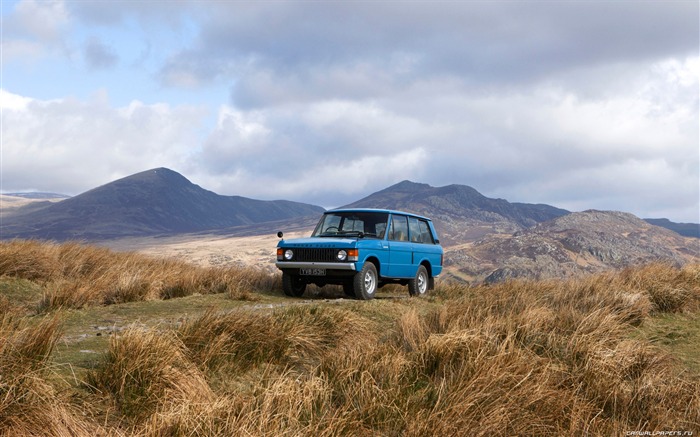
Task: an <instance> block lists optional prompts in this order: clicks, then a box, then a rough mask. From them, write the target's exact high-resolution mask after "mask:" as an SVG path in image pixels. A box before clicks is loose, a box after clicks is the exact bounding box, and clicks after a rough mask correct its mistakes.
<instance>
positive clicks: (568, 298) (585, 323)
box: [0, 241, 700, 436]
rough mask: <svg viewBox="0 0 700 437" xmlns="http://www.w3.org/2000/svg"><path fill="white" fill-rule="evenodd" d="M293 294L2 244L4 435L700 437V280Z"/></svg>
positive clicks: (81, 252) (130, 260)
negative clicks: (637, 436) (678, 436)
mask: <svg viewBox="0 0 700 437" xmlns="http://www.w3.org/2000/svg"><path fill="white" fill-rule="evenodd" d="M279 290H280V279H279V276H277V275H275V274H271V273H270V272H268V271H264V270H260V269H252V268H239V267H218V268H216V267H214V268H211V267H210V268H205V267H201V266H195V265H192V264H189V263H186V262H183V261H179V260H174V259H165V258H154V257H147V256H144V255H140V254H135V253H121V252H113V251H110V250H108V249H105V248H99V247H93V246H83V245H80V244H75V243H67V244H51V243H39V242H34V241H12V242H5V243H1V244H0V435H2V436H5V435H7V436H10V435H13V436H14V435H20V436H21V435H32V436H33V435H61V436H62V435H66V436H68V435H71V436H87V435H90V436H99V435H106V436H131V435H138V436H164V435H168V436H170V435H172V436H191V435H194V436H208V435H290V436H292V435H293V436H297V435H329V436H331V435H382V436H384V435H387V436H393V435H408V436H424V435H493V434H495V435H625V434H626V433H627V432H632V431H647V432H654V431H684V432H693V433H697V432H700V381H699V378H700V351H698V346H697V345H698V344H699V341H700V318H699V317H698V311H699V309H700V265H697V264H691V265H686V266H684V267H682V268H679V267H674V266H670V265H666V264H651V265H645V266H639V267H635V268H628V269H625V270H623V271H619V272H609V273H604V274H598V275H593V276H588V277H585V278H579V279H571V280H551V281H524V280H523V281H509V282H505V283H501V284H494V285H489V286H486V285H480V286H467V285H461V284H454V283H453V284H449V283H439V285H438V287H437V289H436V290H434V292H433V293H432V294H431V295H430V296H428V297H426V298H409V297H408V293H407V291H406V290H405V288H402V287H392V288H389V287H387V288H385V289H382V290H381V291H380V292H379V295H378V298H377V299H375V300H373V301H367V302H364V301H353V300H348V299H344V298H343V292H342V290H338V289H336V288H329V287H325V288H323V289H312V290H310V291H309V292H308V293H307V295H306V296H305V297H304V298H302V299H291V298H287V297H283V296H282V293H281V292H280V291H279Z"/></svg>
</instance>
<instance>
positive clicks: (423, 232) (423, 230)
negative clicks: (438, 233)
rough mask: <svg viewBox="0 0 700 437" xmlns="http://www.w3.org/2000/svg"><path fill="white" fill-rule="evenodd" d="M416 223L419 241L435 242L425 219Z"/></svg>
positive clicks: (425, 242)
mask: <svg viewBox="0 0 700 437" xmlns="http://www.w3.org/2000/svg"><path fill="white" fill-rule="evenodd" d="M418 225H419V226H420V242H421V243H424V244H435V239H433V233H432V232H430V226H428V222H427V221H425V220H418Z"/></svg>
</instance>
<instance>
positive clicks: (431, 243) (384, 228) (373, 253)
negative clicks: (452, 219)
mask: <svg viewBox="0 0 700 437" xmlns="http://www.w3.org/2000/svg"><path fill="white" fill-rule="evenodd" d="M277 235H278V237H280V238H282V237H283V234H282V233H281V232H280V233H278V234H277ZM439 243H440V242H439V240H438V236H437V233H436V232H435V228H434V227H433V223H432V221H431V220H430V219H428V218H426V217H421V216H419V215H415V214H411V213H407V212H401V211H391V210H383V209H335V210H331V211H326V213H324V214H323V216H322V217H321V220H320V221H319V222H318V225H316V229H315V230H314V232H313V234H311V237H309V238H297V239H291V240H284V239H282V240H280V242H279V243H278V244H277V262H276V263H275V265H276V266H277V268H279V269H280V270H282V288H283V290H284V293H285V294H286V295H287V296H296V297H299V296H301V295H302V294H304V290H305V289H306V285H307V284H316V285H318V286H321V287H322V286H324V285H326V284H337V285H342V286H343V290H344V291H345V294H346V295H348V296H351V297H355V298H357V299H363V300H367V299H372V298H373V297H374V295H375V293H376V291H377V289H378V288H380V287H382V286H384V285H386V284H392V283H398V284H402V285H408V291H409V293H410V294H411V296H421V295H424V294H425V293H427V291H428V290H431V289H433V288H434V286H435V278H436V277H437V276H438V275H439V274H440V272H442V261H443V250H442V247H441V246H440V244H439Z"/></svg>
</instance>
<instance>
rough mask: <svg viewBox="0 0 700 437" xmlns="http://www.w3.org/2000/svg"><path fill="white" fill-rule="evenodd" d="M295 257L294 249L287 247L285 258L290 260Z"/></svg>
mask: <svg viewBox="0 0 700 437" xmlns="http://www.w3.org/2000/svg"><path fill="white" fill-rule="evenodd" d="M292 258H294V251H292V249H287V250H285V251H284V259H286V260H287V261H289V260H290V259H292Z"/></svg>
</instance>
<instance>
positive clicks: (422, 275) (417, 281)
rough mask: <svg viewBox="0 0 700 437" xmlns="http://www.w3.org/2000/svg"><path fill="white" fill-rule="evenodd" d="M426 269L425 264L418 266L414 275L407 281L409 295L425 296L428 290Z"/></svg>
mask: <svg viewBox="0 0 700 437" xmlns="http://www.w3.org/2000/svg"><path fill="white" fill-rule="evenodd" d="M428 282H429V278H428V271H427V270H426V269H425V266H419V267H418V271H417V272H416V277H415V278H413V279H411V280H409V281H408V293H409V294H410V295H411V296H425V294H426V293H427V292H428Z"/></svg>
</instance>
